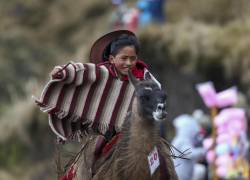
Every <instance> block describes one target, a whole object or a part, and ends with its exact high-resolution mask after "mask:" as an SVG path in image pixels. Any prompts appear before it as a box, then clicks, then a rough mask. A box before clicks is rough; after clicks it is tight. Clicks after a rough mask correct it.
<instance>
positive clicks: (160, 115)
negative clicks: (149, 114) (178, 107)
mask: <svg viewBox="0 0 250 180" xmlns="http://www.w3.org/2000/svg"><path fill="white" fill-rule="evenodd" d="M166 115H167V113H166V112H163V111H159V110H158V111H154V112H153V118H154V120H156V121H163V120H164V119H165V118H166Z"/></svg>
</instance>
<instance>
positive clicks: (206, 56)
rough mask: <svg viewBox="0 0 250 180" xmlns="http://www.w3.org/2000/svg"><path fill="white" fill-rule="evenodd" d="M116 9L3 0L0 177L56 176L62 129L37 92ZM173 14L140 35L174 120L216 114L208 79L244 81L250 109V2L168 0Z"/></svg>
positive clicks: (34, 179)
mask: <svg viewBox="0 0 250 180" xmlns="http://www.w3.org/2000/svg"><path fill="white" fill-rule="evenodd" d="M127 3H128V5H130V6H132V5H133V4H134V1H132V0H131V1H127ZM111 13H112V7H111V3H110V1H109V0H102V1H100V0H74V1H67V0H43V1H42V0H40V1H35V0H25V1H17V0H11V1H0V22H1V25H0V72H1V76H0V92H1V93H0V179H6V180H12V179H31V180H40V179H48V180H49V179H55V178H56V176H55V163H54V152H55V145H54V141H55V136H54V134H53V133H52V132H51V130H50V129H49V126H48V122H47V117H46V115H45V114H43V113H41V112H40V111H39V109H38V108H37V107H36V106H35V105H34V103H33V100H32V99H31V96H32V95H36V96H39V94H40V93H41V88H42V87H43V85H44V84H45V83H46V82H47V81H48V79H49V72H50V71H51V70H52V69H53V66H54V65H57V64H65V63H67V62H68V61H80V62H88V55H89V49H90V47H91V45H92V43H93V42H94V41H95V40H96V39H97V38H98V37H100V36H101V35H103V34H104V33H106V32H108V31H110V30H111V29H110V19H111ZM165 13H166V17H167V21H166V22H164V23H163V24H161V25H156V24H155V25H154V24H152V25H151V26H148V27H145V28H141V29H138V31H137V32H136V34H137V35H138V37H139V39H140V42H141V49H142V51H141V54H140V56H141V57H142V58H143V59H144V60H145V61H146V62H147V63H148V64H150V65H151V67H150V70H151V71H152V73H153V74H154V75H155V76H156V77H157V79H159V80H160V81H161V83H162V84H163V87H164V88H165V89H166V90H167V93H168V112H169V116H168V119H169V122H171V120H173V119H174V117H176V116H177V115H179V114H182V113H192V112H193V111H194V110H195V109H197V108H199V109H203V110H204V111H205V113H209V111H208V109H206V107H205V106H204V104H203V102H202V101H201V98H200V97H199V95H198V93H197V92H196V90H195V84H197V83H200V82H204V81H208V80H209V81H213V82H214V84H215V87H216V90H217V91H221V90H224V89H226V88H229V87H231V86H234V85H235V86H237V87H238V89H239V91H240V94H241V96H240V97H241V98H240V102H239V105H238V106H240V107H244V108H246V109H247V111H248V114H249V100H250V51H249V48H250V1H248V0H237V1H235V0H210V1H207V0H167V3H166V6H165ZM169 131H172V129H169Z"/></svg>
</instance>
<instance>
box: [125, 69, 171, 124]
mask: <svg viewBox="0 0 250 180" xmlns="http://www.w3.org/2000/svg"><path fill="white" fill-rule="evenodd" d="M128 77H129V81H130V82H131V83H132V84H133V86H134V87H135V98H136V101H137V108H138V112H139V114H140V115H141V116H143V118H146V119H147V120H155V121H162V120H164V119H165V118H166V115H167V111H166V99H167V95H166V93H165V92H164V91H163V90H161V88H160V87H159V85H158V84H157V83H156V82H155V81H153V80H152V79H151V78H150V74H148V75H146V76H145V80H142V81H139V80H137V79H136V78H135V77H134V76H133V75H132V73H131V72H130V71H129V73H128Z"/></svg>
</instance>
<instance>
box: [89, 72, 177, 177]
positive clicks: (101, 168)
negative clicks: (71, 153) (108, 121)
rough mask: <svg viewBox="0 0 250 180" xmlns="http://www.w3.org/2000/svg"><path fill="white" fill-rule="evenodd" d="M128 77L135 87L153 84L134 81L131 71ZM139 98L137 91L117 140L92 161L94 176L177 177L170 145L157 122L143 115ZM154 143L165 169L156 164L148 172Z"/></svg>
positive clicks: (151, 83) (151, 82)
mask: <svg viewBox="0 0 250 180" xmlns="http://www.w3.org/2000/svg"><path fill="white" fill-rule="evenodd" d="M129 77H130V82H133V84H135V85H134V86H135V90H137V88H140V87H141V88H143V87H150V86H151V85H153V84H154V82H153V81H152V80H151V81H149V80H147V81H140V82H139V81H136V83H135V82H134V81H135V78H133V77H131V74H129ZM139 98H140V97H138V96H137V95H136V96H135V98H134V101H133V104H132V111H131V113H130V114H129V115H128V116H127V118H126V120H125V122H124V125H123V129H122V137H121V139H120V141H119V142H118V143H117V144H116V145H115V146H114V147H113V148H112V150H111V152H109V154H107V155H106V156H105V157H102V158H100V159H99V160H98V161H97V162H96V163H95V166H94V168H93V172H94V173H95V174H94V176H93V180H158V179H159V180H160V179H169V180H175V179H178V178H177V175H176V172H175V168H174V165H173V161H172V159H171V153H170V147H168V146H167V145H166V144H165V143H164V140H163V139H162V138H161V137H160V135H159V128H160V127H159V122H156V121H155V120H154V119H153V118H151V119H150V118H148V117H145V116H144V112H143V111H142V109H143V108H144V107H143V104H141V103H140V102H141V101H140V99H139ZM154 98H157V96H156V97H154ZM147 118H148V119H147ZM145 119H146V120H145ZM155 146H156V147H157V149H158V153H159V154H160V155H161V156H162V157H163V159H164V161H165V163H164V164H165V171H162V170H160V167H158V169H157V170H156V171H155V173H154V174H153V175H152V176H151V175H150V170H149V165H148V158H147V157H148V155H149V153H150V152H151V151H152V150H153V148H154V147H155ZM160 166H162V163H161V164H160ZM163 172H164V173H165V176H164V175H163V174H164V173H163ZM163 177H164V178H163Z"/></svg>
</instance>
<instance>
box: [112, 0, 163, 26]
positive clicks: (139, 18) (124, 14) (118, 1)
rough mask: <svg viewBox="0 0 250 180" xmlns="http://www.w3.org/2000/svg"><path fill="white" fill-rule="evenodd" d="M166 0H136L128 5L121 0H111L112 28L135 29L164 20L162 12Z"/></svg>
mask: <svg viewBox="0 0 250 180" xmlns="http://www.w3.org/2000/svg"><path fill="white" fill-rule="evenodd" d="M165 1H166V0H138V1H137V2H136V3H135V4H134V5H133V6H132V7H129V6H128V5H127V3H126V2H124V1H123V0H112V6H113V14H112V18H111V28H112V29H128V30H130V31H136V30H137V28H140V27H145V26H147V25H149V24H152V23H158V24H160V23H162V22H164V21H166V17H165V14H164V7H165Z"/></svg>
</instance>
